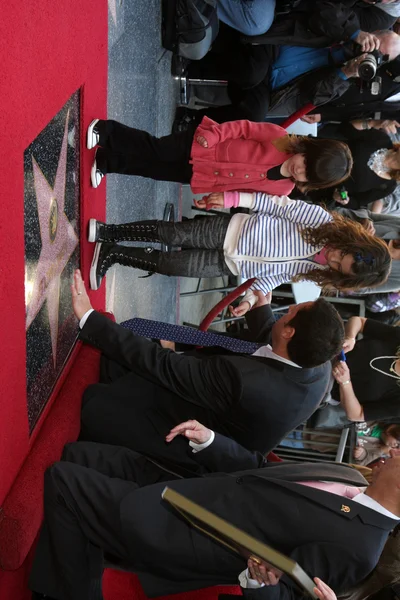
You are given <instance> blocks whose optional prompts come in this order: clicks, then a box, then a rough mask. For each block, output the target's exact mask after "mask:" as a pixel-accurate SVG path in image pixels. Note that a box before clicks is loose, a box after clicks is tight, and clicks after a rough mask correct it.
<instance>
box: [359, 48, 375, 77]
mask: <svg viewBox="0 0 400 600" xmlns="http://www.w3.org/2000/svg"><path fill="white" fill-rule="evenodd" d="M376 68H377V64H376V58H375V56H373V55H372V54H368V56H366V57H365V58H364V60H363V61H361V63H360V66H359V67H358V76H359V78H360V79H363V80H364V81H370V80H371V79H373V78H374V77H375V75H376Z"/></svg>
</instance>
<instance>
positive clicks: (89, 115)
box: [0, 0, 107, 503]
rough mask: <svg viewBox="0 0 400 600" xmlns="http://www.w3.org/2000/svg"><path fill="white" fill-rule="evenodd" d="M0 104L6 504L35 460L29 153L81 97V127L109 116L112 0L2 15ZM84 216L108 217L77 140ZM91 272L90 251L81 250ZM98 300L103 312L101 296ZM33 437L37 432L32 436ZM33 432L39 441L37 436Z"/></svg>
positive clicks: (0, 441) (34, 4)
mask: <svg viewBox="0 0 400 600" xmlns="http://www.w3.org/2000/svg"><path fill="white" fill-rule="evenodd" d="M1 21H2V25H1V27H2V30H1V36H0V39H1V41H0V44H1V49H2V54H1V55H2V82H3V85H2V96H1V98H0V104H1V108H0V115H1V117H0V118H1V133H2V144H1V148H0V164H1V191H2V201H1V221H0V223H1V235H0V245H1V248H0V250H1V253H0V256H1V267H0V273H1V283H2V285H1V292H0V307H1V314H2V327H1V332H2V339H3V344H2V345H1V348H0V365H1V366H0V369H1V371H0V372H1V383H2V390H3V392H5V390H7V392H6V393H2V394H1V397H0V422H1V425H0V469H1V478H0V503H1V502H2V501H3V499H4V497H5V495H6V493H7V491H8V490H9V488H10V485H11V483H12V482H13V480H14V478H15V476H16V474H17V472H18V470H19V468H20V466H21V464H22V462H23V460H24V458H25V457H26V455H27V453H28V452H29V447H30V443H32V441H33V440H29V437H28V423H27V407H26V389H25V385H26V384H25V357H26V354H25V301H24V214H23V208H24V204H23V198H24V172H23V152H24V150H25V148H26V147H27V146H28V145H29V144H30V143H31V142H32V140H33V139H35V137H36V136H37V135H38V134H39V132H40V131H42V129H43V128H44V127H45V126H46V124H47V123H48V122H49V121H50V120H51V119H52V118H53V117H54V116H55V115H56V114H57V112H58V111H59V110H60V109H61V108H62V106H63V105H64V104H65V103H66V101H67V100H68V98H69V97H70V96H71V94H72V93H73V92H75V91H76V90H78V89H81V91H82V93H81V128H82V131H83V130H85V129H86V127H87V124H88V123H89V122H90V121H91V120H92V119H93V118H94V117H95V116H103V115H106V101H107V95H106V91H107V90H106V86H107V2H106V0H58V1H57V2H54V0H37V1H33V0H26V1H24V2H14V3H7V4H6V5H3V10H2V19H1ZM81 159H82V160H81V218H82V226H83V230H85V228H84V225H85V223H86V222H87V220H88V218H89V217H90V216H98V217H103V216H104V214H105V188H103V189H101V190H99V191H97V190H96V191H94V190H92V189H90V187H89V172H90V164H91V160H92V153H90V152H88V151H84V147H83V139H82V140H81ZM81 258H82V263H81V264H82V267H83V270H84V273H87V272H88V268H89V267H88V264H89V262H88V261H89V248H87V247H86V246H85V244H84V245H83V248H82V247H81ZM93 300H94V302H95V303H96V305H97V306H98V307H100V308H101V307H103V304H104V293H103V294H101V293H96V294H95V296H94V298H93ZM36 429H37V432H38V431H39V427H37V428H36ZM37 432H35V434H37Z"/></svg>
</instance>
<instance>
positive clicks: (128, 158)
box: [87, 117, 353, 196]
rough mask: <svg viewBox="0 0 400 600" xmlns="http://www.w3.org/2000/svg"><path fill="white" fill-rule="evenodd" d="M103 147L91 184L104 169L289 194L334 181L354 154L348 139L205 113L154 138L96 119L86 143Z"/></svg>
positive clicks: (202, 186)
mask: <svg viewBox="0 0 400 600" xmlns="http://www.w3.org/2000/svg"><path fill="white" fill-rule="evenodd" d="M97 145H98V146H100V148H98V149H97V151H96V156H95V160H94V163H93V167H92V170H91V182H92V185H93V187H98V186H99V185H100V182H101V180H102V178H103V177H104V175H106V174H107V173H122V174H125V175H140V176H142V177H151V178H152V179H158V180H161V181H176V182H180V183H190V185H191V188H192V191H193V192H194V193H195V194H197V193H202V192H225V191H233V190H238V189H240V190H248V191H259V192H267V193H269V194H276V195H279V196H281V195H287V194H290V192H291V191H292V190H293V188H294V187H295V185H297V187H298V188H300V189H301V190H302V191H306V190H316V189H321V188H325V187H331V186H336V185H338V184H339V183H341V182H342V181H344V180H345V179H347V177H348V176H349V175H350V172H351V168H352V164H353V160H352V156H351V153H350V150H349V148H348V146H347V144H345V143H344V142H339V141H337V140H323V139H318V138H309V137H297V136H289V135H288V134H287V132H286V130H285V129H283V128H282V127H279V125H274V124H272V123H252V122H251V121H232V122H230V123H221V124H218V123H215V122H214V121H212V120H211V119H209V118H208V117H204V118H203V120H202V122H201V123H200V125H199V126H198V127H196V126H195V125H194V126H193V127H192V128H189V129H188V130H187V131H185V132H182V133H175V134H171V135H167V136H164V137H162V138H156V137H154V136H152V135H150V134H149V133H147V132H146V131H141V130H140V129H134V128H132V127H127V126H125V125H122V124H121V123H118V122H117V121H102V120H99V119H95V120H94V121H92V123H91V124H90V126H89V128H88V131H87V147H88V148H89V149H92V148H94V147H95V146H97Z"/></svg>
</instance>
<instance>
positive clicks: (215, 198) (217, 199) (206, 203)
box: [193, 192, 224, 210]
mask: <svg viewBox="0 0 400 600" xmlns="http://www.w3.org/2000/svg"><path fill="white" fill-rule="evenodd" d="M193 202H194V205H195V207H196V208H205V209H206V210H210V208H224V194H223V193H220V192H214V193H213V194H209V195H208V196H203V197H202V199H201V200H193Z"/></svg>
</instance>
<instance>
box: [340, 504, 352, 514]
mask: <svg viewBox="0 0 400 600" xmlns="http://www.w3.org/2000/svg"><path fill="white" fill-rule="evenodd" d="M340 510H341V511H342V512H345V513H349V512H350V510H351V508H350V506H347V505H346V504H342V508H341V509H340Z"/></svg>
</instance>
